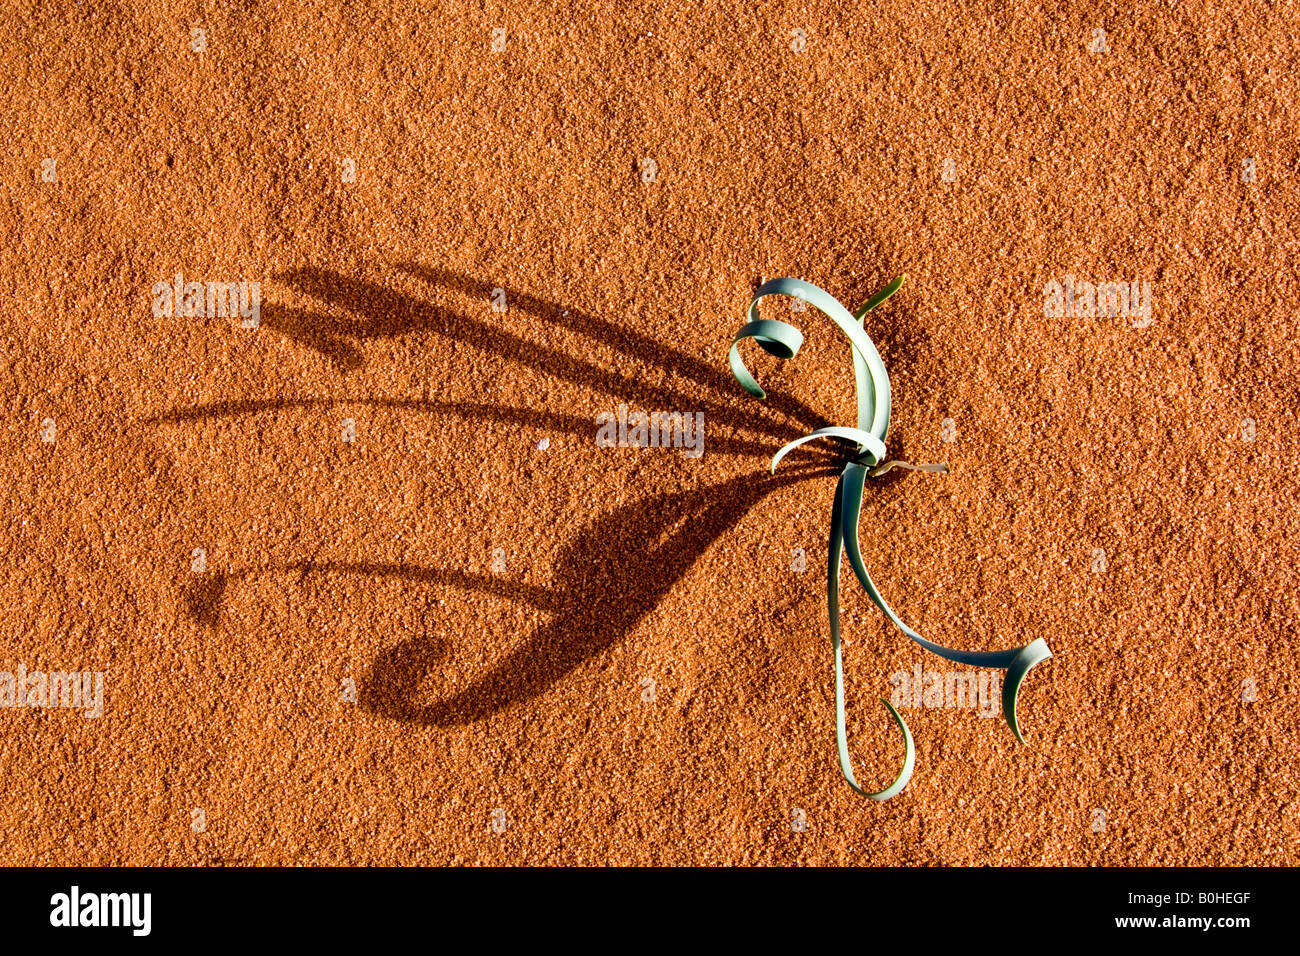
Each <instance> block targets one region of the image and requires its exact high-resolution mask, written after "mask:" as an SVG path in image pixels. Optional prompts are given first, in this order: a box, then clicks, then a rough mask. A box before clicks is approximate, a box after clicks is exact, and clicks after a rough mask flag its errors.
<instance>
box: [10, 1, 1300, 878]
mask: <svg viewBox="0 0 1300 956" xmlns="http://www.w3.org/2000/svg"><path fill="white" fill-rule="evenodd" d="M1297 28H1300V13H1298V11H1297V7H1296V4H1295V3H1292V2H1249V3H1247V2H1231V3H1226V4H1207V3H1202V2H1191V3H1173V2H1161V3H1139V4H1136V5H1112V4H1087V3H1035V2H1009V3H975V4H954V3H939V4H927V5H919V4H909V3H899V2H879V3H869V2H868V3H861V4H831V3H823V4H816V3H774V2H768V0H758V2H753V3H735V2H721V3H709V4H686V3H677V2H668V3H655V4H648V3H638V4H629V3H613V2H607V0H599V2H593V3H588V4H562V3H512V4H508V5H503V4H497V3H468V4H464V3H451V4H443V5H433V4H428V5H422V6H417V5H414V4H412V5H403V4H394V5H389V4H383V3H376V4H352V3H348V4H343V3H328V4H315V3H296V2H285V3H275V4H269V3H243V4H225V3H193V4H166V3H159V2H134V3H94V4H91V3H83V4H72V3H66V2H65V3H15V4H11V5H9V8H8V9H7V12H6V14H5V16H4V18H3V22H2V24H0V34H2V35H3V41H2V42H0V50H3V58H4V68H3V76H4V82H5V90H6V95H5V96H4V97H3V99H2V100H0V117H2V122H0V130H3V133H4V144H5V145H4V156H5V159H4V174H3V177H0V197H2V201H0V228H2V229H3V233H4V237H5V241H4V243H3V251H2V252H0V257H2V258H0V281H3V313H2V315H3V318H0V323H3V324H2V326H0V328H2V330H3V338H4V349H3V364H2V365H0V395H2V397H3V408H4V414H3V416H2V418H0V441H3V448H4V455H3V463H4V474H3V479H4V501H5V507H4V513H3V522H2V524H0V587H2V588H3V602H4V603H3V607H4V614H3V615H2V616H0V636H2V640H0V648H2V651H0V671H4V672H8V673H11V674H15V675H16V674H17V673H18V671H19V668H22V669H23V670H24V671H25V672H29V673H34V672H42V673H48V672H69V671H76V672H78V673H81V672H85V673H91V674H100V675H102V689H103V692H102V702H101V703H102V713H100V714H99V715H98V716H95V715H94V713H93V708H85V707H83V708H81V709H80V710H79V709H77V708H74V707H48V706H47V707H40V706H27V705H22V706H20V705H19V702H18V701H17V700H15V706H12V707H7V708H3V709H0V779H3V781H4V786H3V796H2V797H0V841H2V842H3V845H4V847H5V853H4V862H6V863H9V864H173V865H209V864H212V865H223V864H224V865H262V864H327V865H335V864H379V863H402V864H467V865H502V864H505V865H515V864H525V865H531V864H862V865H877V864H958V865H972V864H973V865H984V864H989V865H998V864H1048V865H1063V864H1089V865H1130V864H1156V865H1164V864H1232V865H1244V864H1260V865H1276V864H1291V865H1294V864H1296V863H1297V862H1300V853H1298V852H1297V830H1298V828H1300V805H1298V803H1297V796H1298V795H1297V767H1296V763H1297V752H1298V749H1300V733H1298V731H1297V721H1296V716H1295V713H1296V712H1295V701H1296V695H1297V691H1298V690H1300V688H1298V685H1297V678H1298V676H1300V673H1298V667H1297V653H1296V637H1295V631H1294V627H1295V621H1296V620H1297V617H1298V616H1300V615H1298V610H1300V606H1298V605H1300V601H1298V599H1297V590H1298V589H1297V584H1298V583H1300V573H1298V571H1297V568H1300V535H1298V533H1297V532H1298V526H1300V521H1298V519H1297V511H1296V508H1297V477H1296V472H1295V469H1294V467H1293V463H1289V462H1288V459H1287V457H1286V455H1287V454H1288V453H1287V452H1286V451H1285V449H1286V448H1288V447H1293V445H1294V440H1295V435H1296V433H1297V424H1298V423H1297V420H1296V410H1297V404H1298V403H1297V398H1298V392H1300V376H1298V374H1297V369H1298V368H1300V346H1298V344H1297V343H1298V342H1300V335H1298V332H1300V328H1298V326H1300V322H1298V320H1297V306H1296V303H1297V301H1300V282H1297V274H1296V268H1295V264H1296V261H1297V239H1296V232H1297V222H1298V221H1300V217H1298V213H1300V191H1298V190H1297V173H1298V172H1300V156H1298V154H1297V135H1296V130H1297V123H1300V108H1298V106H1297V96H1296V80H1295V75H1296V67H1297V59H1298V58H1297V40H1296V34H1297ZM1098 31H1102V32H1101V33H1098ZM900 273H906V274H907V277H908V278H907V283H906V285H905V286H904V288H903V289H902V291H900V292H899V293H898V294H897V295H895V296H894V297H893V298H892V299H890V300H889V301H888V302H887V303H885V304H884V305H882V306H881V307H880V308H879V309H877V310H875V311H874V312H872V313H871V314H870V315H869V316H868V317H867V323H866V330H867V332H868V333H869V334H870V335H871V337H872V338H873V340H874V341H875V343H876V345H877V346H878V347H879V349H880V352H881V354H882V356H883V358H884V362H885V365H886V367H887V368H888V369H889V371H890V375H891V377H892V383H893V424H892V427H891V430H890V433H889V441H888V449H889V456H890V457H891V458H905V459H907V460H909V461H913V462H939V461H943V462H947V463H948V465H949V466H950V468H951V472H950V473H949V474H947V475H937V474H924V473H912V472H903V471H896V472H893V473H891V474H890V475H888V476H886V477H884V478H882V479H880V480H878V481H873V482H870V483H869V484H868V493H867V499H866V504H865V507H864V510H863V516H862V523H861V533H862V536H863V541H864V556H865V560H866V563H867V565H868V566H869V568H870V571H871V574H872V576H873V578H874V579H875V581H876V582H877V583H878V584H879V586H880V588H881V590H882V592H883V593H884V594H885V596H886V597H887V598H888V600H889V601H890V602H891V604H892V605H893V607H894V608H895V609H896V610H897V611H898V613H899V614H900V615H901V616H902V617H903V619H904V620H906V621H907V622H908V623H909V624H910V625H912V626H913V627H915V628H917V629H918V630H919V631H920V632H921V633H922V634H924V635H925V636H926V637H927V638H930V639H932V640H935V641H938V642H939V643H942V644H946V645H950V646H953V647H960V648H966V649H987V650H1000V649H1003V648H1008V647H1014V646H1018V645H1021V644H1025V643H1028V642H1029V641H1031V640H1034V639H1035V638H1039V637H1041V638H1043V639H1045V640H1046V641H1047V642H1048V644H1049V646H1050V647H1051V649H1052V652H1053V655H1054V656H1053V657H1052V659H1051V660H1050V661H1047V662H1045V663H1043V664H1040V665H1039V666H1038V667H1036V668H1035V669H1034V670H1033V671H1032V672H1031V674H1030V676H1029V678H1028V679H1027V681H1026V682H1025V684H1024V687H1023V689H1022V691H1021V695H1020V718H1021V722H1022V728H1023V730H1024V732H1025V735H1026V738H1027V741H1028V743H1027V744H1026V745H1021V744H1018V743H1017V742H1016V740H1015V738H1014V736H1013V734H1012V732H1011V730H1010V729H1009V728H1008V727H1007V725H1006V723H1005V722H1004V721H1003V720H1001V719H1000V718H998V719H989V718H988V717H986V716H981V714H980V712H979V710H978V709H975V708H972V707H969V706H967V707H946V706H921V707H912V708H906V709H904V710H903V711H902V712H903V713H904V716H905V717H906V719H907V722H908V724H909V726H910V727H911V730H912V733H913V735H914V737H915V741H916V772H915V775H914V777H913V779H912V781H911V782H910V784H909V785H908V786H907V788H906V789H905V790H904V791H903V792H902V794H900V795H899V796H898V797H896V798H894V799H892V800H889V801H886V802H872V801H868V800H864V799H862V798H861V797H859V796H857V795H856V794H855V793H853V791H852V790H851V789H850V788H849V787H848V785H847V784H846V783H845V782H844V780H843V779H842V777H841V775H840V772H839V768H838V765H837V761H836V754H835V740H834V731H833V705H834V700H833V669H832V658H831V648H830V637H829V626H828V622H827V617H826V614H827V612H826V594H825V575H826V571H825V563H826V550H827V542H828V530H829V525H830V514H831V502H832V495H833V492H834V487H835V478H834V473H833V472H830V471H827V470H826V469H825V468H820V465H819V463H820V464H822V465H824V464H825V463H827V462H828V461H830V460H832V459H833V458H834V457H835V455H836V454H837V453H838V452H839V451H841V449H840V448H839V447H838V446H836V445H835V444H834V443H825V442H824V443H821V444H819V445H814V446H809V448H808V449H807V450H806V451H801V452H799V453H797V454H795V455H792V456H791V458H790V459H789V463H788V464H789V465H793V466H795V467H789V468H788V465H787V463H783V464H782V466H781V468H780V469H778V471H777V472H776V474H775V475H774V476H773V475H771V474H770V473H769V471H768V464H769V461H770V459H771V456H772V455H773V453H774V452H775V451H776V450H777V448H779V447H780V446H781V445H782V444H783V443H785V442H786V441H789V440H791V439H792V438H795V437H798V436H799V435H801V434H804V433H806V432H807V431H809V430H811V429H813V428H816V427H819V426H823V425H831V424H835V425H851V424H853V415H854V405H853V402H854V392H853V376H852V368H851V364H850V354H849V349H848V348H847V344H846V342H845V339H844V338H843V336H842V335H841V334H840V333H839V332H838V331H837V330H836V329H835V328H834V326H833V325H832V324H831V323H830V322H829V321H827V319H826V318H825V317H824V316H822V315H820V314H818V313H815V312H813V311H811V310H809V311H807V312H806V313H803V314H800V313H797V312H793V311H792V310H791V308H790V305H789V300H776V299H768V300H765V301H764V302H763V304H762V306H761V309H762V312H763V315H764V316H765V317H769V318H779V319H782V320H784V321H789V322H792V323H795V324H797V325H798V326H799V327H800V329H801V330H802V331H803V332H804V334H805V336H806V342H805V345H804V348H803V350H802V351H801V352H800V354H799V355H798V356H797V357H796V358H795V359H793V360H791V361H788V362H779V361H778V360H776V359H774V358H771V357H769V356H766V355H764V354H763V353H761V352H760V351H759V350H758V349H756V348H754V347H753V346H752V344H751V345H749V346H747V347H746V351H745V356H746V360H747V361H748V362H749V364H750V367H751V369H753V370H754V372H755V374H756V376H757V377H758V380H759V381H760V382H762V383H763V385H764V387H765V388H767V390H768V393H769V396H770V397H769V399H768V401H766V402H760V401H756V400H755V399H753V398H751V397H750V396H748V395H746V394H745V393H744V391H742V389H741V388H740V387H739V386H738V385H737V384H736V382H735V381H734V380H733V379H732V377H731V375H730V373H729V371H728V369H727V363H726V356H727V349H728V347H729V345H730V343H731V338H732V336H733V335H734V334H735V332H736V331H737V330H738V329H739V328H740V326H741V325H742V323H743V322H744V316H745V310H746V308H747V306H748V303H749V299H750V296H751V294H752V292H753V290H754V289H755V287H756V286H757V284H758V283H759V282H760V281H761V280H763V279H770V278H772V277H776V276H795V277H799V278H802V279H806V280H808V281H809V282H812V283H815V284H816V285H818V286H820V287H822V288H824V289H826V290H827V291H828V292H830V293H831V294H832V295H834V296H836V297H837V298H839V299H840V300H841V301H842V302H843V303H844V304H845V305H847V306H848V307H849V308H855V307H856V306H858V305H859V304H861V303H862V302H863V301H865V300H866V298H867V297H868V296H870V295H871V294H872V293H873V292H875V291H876V290H877V289H879V288H880V287H881V286H883V285H884V284H885V283H886V282H888V281H889V280H890V279H892V278H893V277H894V276H896V275H898V274H900ZM178 274H179V275H180V276H182V290H183V287H184V285H185V284H187V283H190V282H199V283H204V284H206V283H240V282H243V283H257V286H256V288H257V289H258V290H259V292H258V294H259V295H260V299H259V310H260V311H259V313H258V323H257V325H256V326H255V327H253V326H247V325H246V321H247V320H246V319H245V318H243V317H241V316H239V315H234V316H231V315H226V316H220V315H208V314H206V313H205V314H201V315H185V314H183V312H184V309H183V307H180V304H179V303H176V304H174V307H173V308H172V309H171V311H172V313H173V314H170V315H168V314H161V315H159V314H155V313H156V312H158V311H162V310H161V309H160V307H159V306H158V298H157V296H156V294H155V291H154V290H155V287H156V286H157V285H158V284H159V283H162V284H164V285H166V284H171V283H173V282H174V281H175V279H176V276H177V275H178ZM1067 277H1069V281H1070V282H1071V283H1082V282H1089V283H1093V284H1100V283H1108V282H1125V283H1139V286H1140V285H1141V284H1142V283H1149V288H1150V298H1149V303H1150V309H1149V315H1142V314H1134V315H1125V314H1116V315H1108V314H1104V310H1102V312H1101V313H1099V314H1089V312H1088V310H1087V309H1086V308H1078V309H1072V310H1071V311H1072V312H1074V313H1075V314H1064V315H1062V314H1057V315H1051V314H1049V313H1050V312H1052V308H1051V303H1050V302H1049V301H1048V299H1049V298H1050V295H1049V293H1048V292H1047V291H1045V290H1047V289H1048V287H1049V285H1050V283H1052V282H1059V283H1065V282H1066V281H1067ZM248 288H250V289H251V288H252V286H248ZM495 290H501V291H500V292H497V291H495ZM1135 299H1136V297H1135ZM502 309H504V311H502ZM620 404H623V405H626V406H627V407H628V408H629V409H632V410H644V411H646V412H650V411H665V412H674V411H675V412H683V413H690V414H694V413H702V414H703V416H704V421H705V439H704V448H703V454H702V455H700V456H698V457H692V456H689V455H687V454H686V453H685V450H684V449H673V448H641V449H638V448H626V447H614V448H601V447H598V446H597V443H596V434H597V425H596V419H597V416H599V415H600V414H601V413H605V412H608V413H617V410H618V407H619V405H620ZM819 468H820V470H818V469H819ZM801 556H802V560H801ZM801 567H802V570H801V569H800V568H801ZM841 609H842V623H843V627H844V634H845V639H846V642H847V646H846V648H845V663H846V669H847V679H848V689H847V695H848V713H849V730H850V738H849V739H850V743H851V747H852V753H853V756H854V761H855V767H856V769H857V773H858V777H859V779H860V780H861V782H862V783H863V785H864V786H867V787H871V788H880V787H883V786H885V785H886V784H887V783H889V782H890V781H891V780H892V779H893V776H894V773H895V772H896V770H897V767H898V765H899V762H900V760H901V759H902V755H903V744H902V739H901V737H900V735H899V733H898V731H897V728H896V727H895V726H894V725H893V723H892V721H891V720H890V719H889V716H888V714H887V712H886V711H885V709H884V708H883V707H882V706H881V704H880V703H879V700H878V698H880V697H882V696H884V697H888V696H889V695H890V694H891V691H892V689H893V687H892V686H891V680H892V679H893V675H896V674H899V673H904V674H911V673H913V670H914V668H915V667H916V665H918V664H920V665H922V666H923V667H924V668H925V670H926V671H931V670H938V671H949V670H953V669H954V667H953V665H950V664H948V663H947V662H945V661H942V660H940V659H938V658H936V657H934V656H931V655H928V654H925V653H924V652H923V651H922V650H921V649H920V648H918V647H917V646H915V645H914V644H912V643H911V642H909V641H908V640H907V639H906V638H905V637H904V636H903V635H902V634H901V633H900V632H899V631H897V630H895V629H894V628H893V627H892V626H891V625H890V624H889V622H888V621H887V620H886V619H885V618H884V616H883V615H882V614H880V612H879V611H878V610H877V609H876V608H875V607H874V606H873V605H872V604H871V602H870V600H869V599H868V597H867V595H866V594H865V593H864V592H863V590H862V588H861V587H860V586H859V585H858V584H857V583H856V582H855V581H853V580H852V577H851V575H849V576H846V578H845V581H844V584H843V587H842V591H841ZM957 669H960V668H957ZM2 689H3V688H0V690H2Z"/></svg>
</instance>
